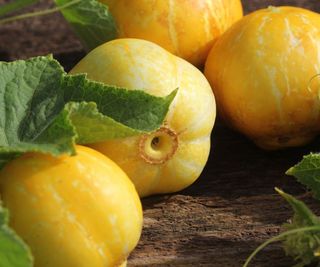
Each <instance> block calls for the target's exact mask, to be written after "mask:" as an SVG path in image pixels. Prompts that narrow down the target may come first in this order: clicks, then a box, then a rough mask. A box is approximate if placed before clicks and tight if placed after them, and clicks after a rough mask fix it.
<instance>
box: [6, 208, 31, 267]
mask: <svg viewBox="0 0 320 267" xmlns="http://www.w3.org/2000/svg"><path fill="white" fill-rule="evenodd" d="M8 220H9V214H8V211H7V210H6V209H4V208H3V207H2V206H1V205H0V266H3V267H32V266H33V258H32V254H31V251H30V249H29V248H28V246H27V245H26V244H25V243H24V242H23V241H22V239H21V238H20V237H19V236H18V235H16V233H15V232H14V231H13V230H12V229H11V228H9V226H8Z"/></svg>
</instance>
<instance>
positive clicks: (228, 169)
mask: <svg viewBox="0 0 320 267" xmlns="http://www.w3.org/2000/svg"><path fill="white" fill-rule="evenodd" d="M5 2H7V0H0V4H3V3H5ZM51 3H52V2H51V1H49V0H45V1H42V2H41V4H40V5H37V6H35V9H41V8H44V7H47V6H50V5H52V4H51ZM243 5H244V8H245V13H248V12H251V11H253V10H256V9H258V8H262V7H267V6H268V5H294V6H301V7H305V8H309V9H311V10H314V11H320V1H319V0H310V1H307V0H305V1H303V0H301V1H298V0H287V1H280V0H273V1H271V0H270V1H262V0H243ZM49 53H53V54H54V56H55V57H56V58H57V59H58V60H59V61H60V62H61V63H62V64H63V65H64V66H65V68H66V69H67V70H68V69H70V68H71V67H72V66H73V65H74V64H75V63H76V62H77V61H78V60H79V59H80V58H81V57H82V56H83V55H84V54H85V52H84V51H83V49H82V46H81V44H80V42H79V41H78V40H77V39H76V37H75V36H74V35H73V33H72V31H71V30H70V28H69V26H68V25H67V23H66V22H65V21H64V20H63V18H62V16H61V15H59V14H54V15H50V16H46V17H41V18H36V19H30V20H26V21H20V22H15V23H11V24H7V25H4V26H0V60H6V61H9V60H15V59H18V58H28V57H31V56H35V55H45V54H49ZM319 147H320V140H319V139H318V140H315V141H314V142H313V143H312V144H310V145H308V146H306V147H303V148H296V149H288V150H285V151H278V152H265V151H262V150H260V149H258V148H257V147H255V146H254V145H253V144H252V143H251V142H250V141H248V140H247V139H246V138H244V137H243V136H241V135H240V134H238V133H235V132H233V131H231V130H230V129H228V128H227V127H225V126H224V125H223V123H222V122H220V121H219V120H218V121H217V123H216V125H215V128H214V131H213V133H212V151H211V155H210V158H209V160H208V163H207V166H206V168H205V170H204V172H203V174H202V175H201V177H200V178H199V179H198V181H196V183H195V184H193V185H192V186H191V187H189V188H188V189H186V190H184V191H182V192H180V193H178V194H172V195H164V196H154V197H149V198H146V199H144V200H143V207H144V229H143V234H142V237H141V240H140V243H139V245H138V247H137V248H136V249H135V251H134V252H133V253H132V255H131V256H130V258H129V262H128V266H129V267H131V266H212V267H233V266H234V267H239V266H241V264H242V263H243V262H244V260H245V258H246V257H247V256H248V255H249V254H250V252H252V250H253V249H254V248H255V247H257V246H258V245H259V244H260V243H261V242H263V241H264V240H266V239H267V238H269V237H271V236H274V235H276V234H277V233H279V231H280V225H281V224H282V223H283V222H285V221H286V220H287V219H289V218H290V216H291V215H292V212H291V210H290V208H289V207H288V205H287V204H286V203H285V201H283V200H282V199H281V198H280V197H279V196H278V195H277V194H275V192H274V187H275V186H277V187H280V188H282V189H284V190H285V191H287V192H289V193H292V194H295V195H297V196H300V197H304V195H305V189H304V188H303V187H302V186H301V185H299V184H297V183H296V182H295V181H294V179H293V178H292V177H288V176H285V175H284V173H285V171H286V170H287V169H288V168H289V167H290V166H292V165H293V164H295V163H297V162H298V161H299V160H300V159H301V158H302V156H303V155H304V154H307V153H309V152H310V151H313V152H318V151H319ZM304 200H305V201H306V202H307V203H309V204H310V205H311V206H312V207H313V208H315V209H316V210H319V205H318V204H317V203H315V202H314V201H312V199H310V198H308V197H304ZM292 264H293V263H292V262H291V260H290V259H289V258H287V257H285V255H284V253H283V251H282V249H281V247H280V245H279V244H273V245H271V246H269V247H268V248H267V249H265V250H264V251H263V252H262V253H261V254H259V255H258V257H257V258H256V260H255V261H254V262H253V263H252V265H251V266H255V267H260V266H261V267H264V266H265V267H282V266H283V267H284V266H292Z"/></svg>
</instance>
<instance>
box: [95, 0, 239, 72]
mask: <svg viewBox="0 0 320 267" xmlns="http://www.w3.org/2000/svg"><path fill="white" fill-rule="evenodd" d="M100 2H102V3H104V4H106V5H108V6H109V8H110V11H111V14H112V15H113V17H114V19H115V21H116V25H117V28H118V32H119V37H120V38H128V37H130V38H139V39H145V40H149V41H152V42H154V43H156V44H158V45H160V46H162V47H163V48H165V49H167V50H168V51H170V52H171V53H173V54H175V55H177V56H179V57H182V58H184V59H186V60H188V61H189V62H191V63H193V64H195V65H197V66H199V65H203V64H204V61H205V58H206V57H207V55H208V52H209V49H210V47H211V46H212V44H213V42H214V41H215V40H216V39H217V37H219V36H220V35H221V33H223V32H224V31H225V30H226V29H227V28H228V27H230V26H231V25H232V24H233V23H234V22H235V21H237V20H239V19H240V18H241V17H242V15H243V13H242V5H241V1H240V0H219V1H217V0H196V1H195V0H179V1H177V0H169V1H163V0H156V1H150V0H130V1H126V0H100Z"/></svg>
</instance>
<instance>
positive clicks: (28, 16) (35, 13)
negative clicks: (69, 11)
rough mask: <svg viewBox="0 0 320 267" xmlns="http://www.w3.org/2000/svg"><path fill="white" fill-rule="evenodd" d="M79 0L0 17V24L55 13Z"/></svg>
mask: <svg viewBox="0 0 320 267" xmlns="http://www.w3.org/2000/svg"><path fill="white" fill-rule="evenodd" d="M80 1H81V0H73V1H70V2H69V3H67V4H65V5H62V6H60V7H54V8H50V9H46V10H40V11H36V12H31V13H25V14H22V15H18V16H13V17H9V18H4V19H0V25H2V24H5V23H9V22H12V21H16V20H21V19H27V18H32V17H37V16H43V15H48V14H51V13H55V12H58V11H60V10H62V9H64V8H67V7H70V6H72V5H75V4H78V3H79V2H80Z"/></svg>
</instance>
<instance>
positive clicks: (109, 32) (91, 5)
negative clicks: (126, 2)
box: [55, 0, 117, 50]
mask: <svg viewBox="0 0 320 267" xmlns="http://www.w3.org/2000/svg"><path fill="white" fill-rule="evenodd" d="M68 2H71V0H55V3H56V5H57V6H58V7H61V6H63V5H65V4H67V3H68ZM61 13H62V14H63V16H64V18H65V19H66V20H67V21H68V22H69V23H70V25H71V26H72V28H73V29H74V31H75V33H76V34H77V35H78V37H79V38H80V39H81V40H82V42H83V44H84V45H85V47H86V48H87V49H89V50H91V49H93V48H95V47H97V46H99V45H101V44H103V43H105V42H107V41H109V40H112V39H115V38H116V37H117V29H116V24H115V21H114V19H113V17H112V15H111V13H110V12H109V10H108V7H107V6H106V5H104V4H102V3H99V2H98V1H96V0H80V1H79V3H77V4H74V5H71V6H69V7H67V8H64V9H63V10H61Z"/></svg>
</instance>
